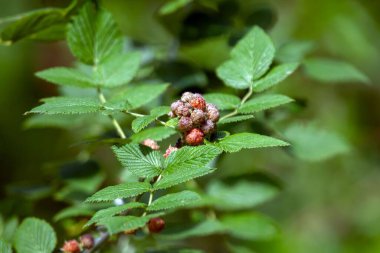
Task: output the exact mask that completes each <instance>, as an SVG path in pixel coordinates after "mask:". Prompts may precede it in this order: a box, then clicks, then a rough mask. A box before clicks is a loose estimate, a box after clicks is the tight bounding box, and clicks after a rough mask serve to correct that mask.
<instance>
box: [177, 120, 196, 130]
mask: <svg viewBox="0 0 380 253" xmlns="http://www.w3.org/2000/svg"><path fill="white" fill-rule="evenodd" d="M192 128H193V122H192V121H191V118H190V117H181V119H180V120H179V122H178V129H179V130H180V131H181V132H187V131H189V130H190V129H192Z"/></svg>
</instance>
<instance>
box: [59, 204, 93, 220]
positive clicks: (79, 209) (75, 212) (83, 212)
mask: <svg viewBox="0 0 380 253" xmlns="http://www.w3.org/2000/svg"><path fill="white" fill-rule="evenodd" d="M94 213H95V212H94V211H93V210H91V209H90V208H88V207H86V206H84V205H79V206H71V207H68V208H65V209H63V210H61V211H59V212H58V213H57V214H56V215H55V216H54V218H53V220H54V221H55V222H57V221H60V220H63V219H66V218H72V217H81V216H92V215H93V214H94Z"/></svg>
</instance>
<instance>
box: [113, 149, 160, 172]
mask: <svg viewBox="0 0 380 253" xmlns="http://www.w3.org/2000/svg"><path fill="white" fill-rule="evenodd" d="M113 151H114V153H115V155H116V157H117V159H118V160H119V161H120V163H121V164H122V165H123V167H125V168H127V169H128V170H129V171H130V172H132V173H133V174H135V175H136V176H140V177H154V176H157V175H159V174H160V173H161V171H162V167H163V160H164V158H163V156H162V154H161V153H160V152H158V151H153V150H151V149H150V148H147V147H145V148H144V149H143V151H142V150H141V149H140V146H139V145H138V144H126V145H124V146H122V147H120V148H118V147H113ZM143 152H144V153H145V154H144V153H143Z"/></svg>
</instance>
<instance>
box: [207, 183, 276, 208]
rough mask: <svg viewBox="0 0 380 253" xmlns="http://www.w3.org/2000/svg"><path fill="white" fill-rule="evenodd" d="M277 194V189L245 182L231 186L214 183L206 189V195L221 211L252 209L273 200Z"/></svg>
mask: <svg viewBox="0 0 380 253" xmlns="http://www.w3.org/2000/svg"><path fill="white" fill-rule="evenodd" d="M277 193H278V188H277V187H274V186H272V185H269V184H264V183H260V182H249V181H247V180H242V181H239V182H237V183H235V184H233V185H231V184H228V185H227V184H224V183H222V182H220V181H214V182H211V183H209V184H208V187H207V194H208V196H209V197H211V199H212V203H213V205H214V206H215V207H216V208H217V209H221V210H240V209H247V208H252V207H255V206H257V205H259V204H261V203H263V202H265V201H267V200H269V199H271V198H273V197H274V196H276V194H277Z"/></svg>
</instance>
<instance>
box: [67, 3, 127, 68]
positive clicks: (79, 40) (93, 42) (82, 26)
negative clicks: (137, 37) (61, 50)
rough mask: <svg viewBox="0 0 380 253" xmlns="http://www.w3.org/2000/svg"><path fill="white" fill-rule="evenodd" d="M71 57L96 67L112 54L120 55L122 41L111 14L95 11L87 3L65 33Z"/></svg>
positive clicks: (101, 10) (102, 10)
mask: <svg viewBox="0 0 380 253" xmlns="http://www.w3.org/2000/svg"><path fill="white" fill-rule="evenodd" d="M67 43H68V45H69V48H70V50H71V52H72V53H73V55H74V56H75V57H76V58H78V59H79V60H80V61H82V62H83V63H86V64H90V65H98V64H99V63H102V62H103V61H104V60H105V59H106V58H107V57H109V56H110V55H112V54H117V53H121V52H122V50H123V39H122V37H121V32H120V31H119V29H118V27H117V25H116V23H115V21H114V20H113V18H112V15H111V13H109V12H107V11H105V10H104V9H100V10H97V11H96V10H95V8H94V7H93V5H92V4H91V3H87V4H85V5H84V7H82V9H81V10H80V11H79V14H78V15H77V16H76V17H75V18H74V19H73V22H72V23H71V24H70V26H69V29H68V33H67Z"/></svg>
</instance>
